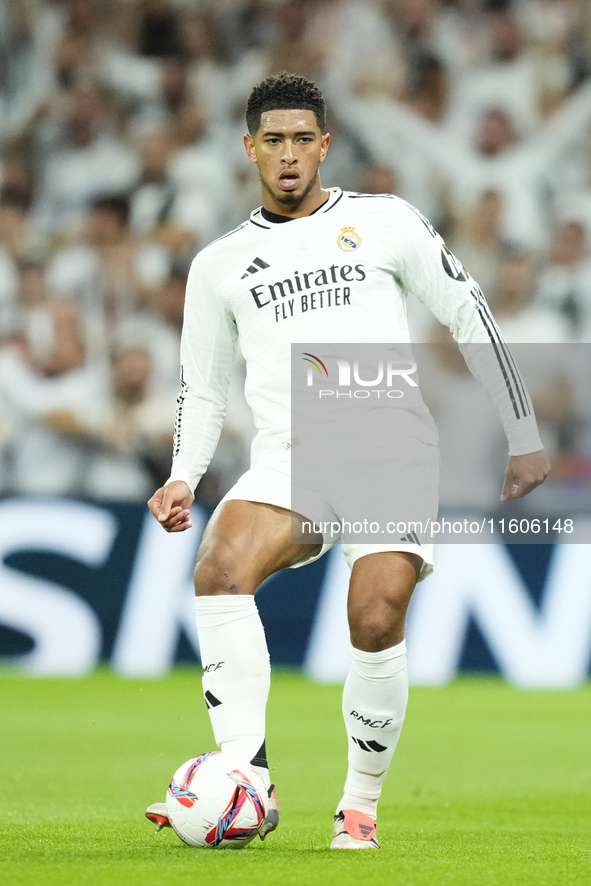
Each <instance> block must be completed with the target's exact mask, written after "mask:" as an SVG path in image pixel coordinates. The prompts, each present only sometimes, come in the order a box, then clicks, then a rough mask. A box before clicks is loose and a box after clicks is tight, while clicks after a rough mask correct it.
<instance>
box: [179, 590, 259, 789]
mask: <svg viewBox="0 0 591 886" xmlns="http://www.w3.org/2000/svg"><path fill="white" fill-rule="evenodd" d="M195 603H196V613H197V634H198V637H199V648H200V652H201V663H202V665H203V692H204V695H205V703H206V704H207V707H208V710H209V717H210V720H211V725H212V727H213V734H214V736H215V740H216V742H217V744H218V746H219V748H220V750H221V751H223V752H224V753H227V754H236V755H238V756H241V757H246V758H247V759H248V760H249V761H251V762H252V765H253V766H255V768H256V770H257V772H259V774H260V775H261V777H262V778H263V781H264V782H265V786H266V787H267V788H268V787H269V784H270V779H269V767H268V765H267V757H266V750H265V709H266V707H267V698H268V696H269V688H270V685H271V666H270V663H269V652H268V650H267V641H266V639H265V631H264V628H263V624H262V622H261V619H260V616H259V612H258V609H257V605H256V603H255V600H254V597H252V596H250V595H248V596H247V595H240V596H238V595H223V596H222V595H220V596H214V597H196V598H195Z"/></svg>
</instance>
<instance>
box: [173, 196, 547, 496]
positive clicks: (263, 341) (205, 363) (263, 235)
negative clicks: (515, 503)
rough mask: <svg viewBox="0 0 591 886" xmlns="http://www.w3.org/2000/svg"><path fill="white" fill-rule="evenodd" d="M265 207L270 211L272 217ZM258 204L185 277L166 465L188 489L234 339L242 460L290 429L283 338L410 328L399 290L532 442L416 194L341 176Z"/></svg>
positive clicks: (513, 437)
mask: <svg viewBox="0 0 591 886" xmlns="http://www.w3.org/2000/svg"><path fill="white" fill-rule="evenodd" d="M270 218H273V220H270ZM275 218H277V217H270V216H269V214H268V213H264V212H262V211H261V209H257V210H255V211H254V212H253V213H252V214H251V216H250V219H249V220H248V221H247V222H245V223H244V224H242V225H240V226H239V227H238V228H236V229H235V230H234V231H231V232H230V233H229V234H227V235H226V236H225V237H222V238H221V239H219V240H216V241H215V242H214V243H211V244H210V245H209V246H207V247H206V248H205V249H203V250H202V251H201V252H200V253H199V254H198V255H197V257H196V258H195V260H194V262H193V264H192V266H191V270H190V273H189V278H188V281H187V295H186V304H185V318H184V325H183V334H182V342H181V364H182V375H181V381H182V386H181V393H180V396H179V400H178V411H177V421H176V428H175V444H174V456H173V467H172V473H171V477H170V480H169V482H171V481H172V480H184V481H185V482H186V483H187V485H188V486H189V487H190V488H191V489H194V488H195V486H196V485H197V483H198V482H199V480H200V478H201V476H202V475H203V474H204V472H205V470H206V469H207V466H208V464H209V462H210V459H211V458H212V455H213V453H214V450H215V447H216V445H217V441H218V438H219V434H220V431H221V427H222V423H223V419H224V415H225V405H226V391H227V387H228V382H229V376H230V371H231V367H232V363H233V360H234V355H235V349H236V345H237V342H238V341H239V342H240V347H241V350H242V353H243V355H244V358H245V360H246V366H247V378H246V388H245V394H246V399H247V401H248V403H249V405H250V407H251V409H252V411H253V414H254V419H255V423H256V427H257V429H258V433H257V436H256V438H255V440H254V442H253V446H252V464H253V465H254V464H257V463H259V462H260V461H261V460H262V459H266V458H270V457H271V458H272V457H273V455H274V454H277V453H279V452H280V451H283V449H284V447H285V443H286V441H288V440H289V439H290V438H291V433H290V421H291V414H290V408H291V347H290V346H291V344H292V343H297V342H306V343H313V342H351V343H353V342H359V343H365V342H376V343H398V342H401V343H406V342H409V341H410V335H409V330H408V324H407V319H406V303H407V299H408V297H409V296H415V297H416V298H418V299H420V301H421V302H423V303H424V304H425V305H426V306H427V307H428V308H429V309H430V310H431V312H432V313H433V314H434V316H435V317H436V318H437V319H438V320H439V321H440V322H441V323H443V324H445V325H446V326H448V327H449V329H450V330H451V332H452V334H453V336H454V338H455V339H456V341H457V342H458V343H459V344H460V348H462V344H469V343H483V344H487V345H488V347H485V348H473V347H465V348H463V349H462V350H463V354H464V357H465V359H466V362H467V363H468V366H469V368H470V370H471V372H472V373H473V375H474V376H475V377H476V378H477V379H478V380H479V381H480V383H481V384H482V385H483V387H484V388H485V389H486V391H487V393H488V395H489V397H490V399H491V401H492V403H493V406H494V407H495V410H496V412H497V414H498V416H499V418H500V420H501V421H502V423H503V426H504V428H505V432H506V435H507V439H508V441H509V453H510V454H511V455H523V454H526V453H529V452H535V451H537V450H539V449H541V448H542V444H541V442H540V438H539V435H538V431H537V426H536V421H535V418H534V415H533V409H532V406H531V402H530V399H529V397H528V395H527V391H526V390H525V387H524V385H523V382H522V380H521V378H520V376H519V372H518V370H517V367H516V366H515V363H514V362H513V360H512V357H511V355H510V353H509V350H508V348H507V346H506V345H505V343H504V342H503V340H502V337H501V335H500V332H499V330H498V327H497V326H496V324H495V322H494V320H493V318H492V316H491V314H490V311H489V309H488V306H487V304H486V302H485V300H484V297H483V295H482V292H481V291H480V289H479V287H478V285H477V284H476V283H475V281H474V280H473V279H472V278H471V277H470V276H469V275H468V273H467V272H466V271H465V270H464V269H463V268H462V265H461V264H460V263H459V262H458V260H457V259H456V258H455V257H454V256H453V255H452V254H451V253H450V252H449V250H448V249H447V247H446V246H445V244H444V242H443V240H442V239H441V237H440V236H439V234H437V233H436V232H435V230H434V229H433V228H432V226H431V225H430V223H429V222H428V221H427V219H425V218H424V217H423V216H422V215H421V213H420V212H419V211H418V210H416V209H415V208H414V207H412V206H410V205H409V204H408V203H406V202H405V201H403V200H400V199H399V198H397V197H394V196H392V195H389V194H387V195H373V194H371V195H370V194H354V193H348V192H343V191H341V190H340V189H339V188H332V189H331V190H330V191H329V199H328V200H327V202H326V203H324V204H323V205H322V206H321V207H320V208H319V209H317V210H316V211H315V212H314V213H312V215H309V216H306V217H305V218H298V219H293V220H289V221H287V222H280V221H278V220H277V221H276V220H274V219H275Z"/></svg>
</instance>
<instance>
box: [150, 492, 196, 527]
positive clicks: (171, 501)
mask: <svg viewBox="0 0 591 886" xmlns="http://www.w3.org/2000/svg"><path fill="white" fill-rule="evenodd" d="M194 497H195V496H194V495H193V493H192V492H191V490H190V489H189V487H188V486H187V484H186V483H185V482H184V480H174V481H173V482H172V483H169V484H168V486H161V487H160V489H157V490H156V492H155V493H154V495H153V496H152V498H151V499H150V501H149V502H148V507H149V508H150V513H151V514H152V516H153V517H156V519H157V520H158V522H159V523H160V525H161V526H162V527H163V528H164V529H166V531H167V532H183V531H184V530H185V529H190V528H191V526H192V525H193V524H192V523H190V522H189V520H190V516H191V514H190V511H189V508H190V507H191V505H192V504H193V499H194Z"/></svg>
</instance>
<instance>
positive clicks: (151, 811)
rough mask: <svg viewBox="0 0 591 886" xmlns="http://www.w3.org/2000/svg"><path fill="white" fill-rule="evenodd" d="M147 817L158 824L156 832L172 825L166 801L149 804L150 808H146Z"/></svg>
mask: <svg viewBox="0 0 591 886" xmlns="http://www.w3.org/2000/svg"><path fill="white" fill-rule="evenodd" d="M146 818H147V819H148V821H151V822H153V823H154V824H155V825H156V833H158V831H161V830H162V828H170V827H172V825H171V823H170V821H169V820H168V814H167V812H166V803H152V805H151V806H148V808H147V809H146Z"/></svg>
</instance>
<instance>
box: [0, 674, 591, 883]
mask: <svg viewBox="0 0 591 886" xmlns="http://www.w3.org/2000/svg"><path fill="white" fill-rule="evenodd" d="M590 713H591V686H586V687H584V688H582V689H580V690H577V691H573V692H564V693H551V692H530V693H527V692H518V691H516V690H514V689H510V688H509V687H507V686H506V685H504V684H503V683H502V682H501V681H499V680H496V679H490V680H487V679H469V678H465V679H462V680H459V681H458V682H456V683H454V684H453V685H451V686H448V687H445V688H442V689H425V688H420V689H419V688H415V689H413V690H412V692H411V701H410V705H409V710H408V715H407V721H406V726H405V729H404V732H403V735H402V739H401V741H400V745H399V748H398V751H397V753H396V757H395V759H394V763H393V765H392V769H391V771H390V774H389V777H388V780H387V782H386V788H385V791H384V795H383V798H382V801H381V804H380V811H379V817H378V834H379V837H380V840H381V841H382V846H383V848H382V849H381V850H380V851H376V852H361V853H355V852H342V851H341V852H330V851H329V849H328V844H329V840H330V834H331V824H332V815H333V810H334V806H335V804H336V802H337V800H338V799H339V796H340V790H341V786H342V782H343V778H344V774H345V750H346V742H345V735H344V729H343V726H342V722H341V714H340V689H339V688H338V687H335V686H314V685H311V684H310V683H308V682H307V681H306V680H305V679H304V678H303V677H302V676H300V675H298V674H292V673H289V672H278V673H275V674H274V680H273V688H272V691H271V700H270V703H269V726H268V736H267V738H268V742H267V743H268V748H269V752H270V763H271V766H272V776H273V779H274V780H275V781H276V782H277V785H278V790H279V799H280V803H281V807H282V822H281V825H280V828H279V830H278V831H277V832H276V833H275V834H272V835H271V836H270V837H269V838H268V839H267V840H266V841H265V843H261V842H260V841H259V840H257V841H256V843H252V844H251V845H250V846H248V847H247V848H246V849H244V850H242V851H241V852H231V851H226V852H211V851H207V850H195V849H191V848H190V847H188V846H185V845H184V844H183V843H181V842H180V840H179V839H178V838H177V837H176V836H175V834H174V833H172V832H171V831H169V830H166V831H164V832H162V833H161V834H159V835H156V833H155V831H154V828H153V826H152V825H150V824H149V823H148V822H147V821H146V820H145V819H144V817H143V813H144V809H145V807H146V806H147V805H148V804H149V803H152V802H154V801H156V800H161V799H164V794H165V790H166V786H167V784H168V781H169V780H170V777H171V775H172V773H173V771H174V770H175V769H176V767H177V766H178V765H180V764H181V763H182V762H183V761H184V760H186V759H188V758H189V757H191V756H193V755H195V754H197V753H199V752H201V751H204V750H211V749H213V747H214V743H213V739H212V736H211V731H210V727H209V722H208V719H207V713H206V710H205V706H204V704H203V702H202V700H201V695H200V683H199V675H198V672H197V671H196V670H192V669H187V670H179V671H176V672H174V673H173V674H172V675H171V676H169V677H167V678H166V679H163V680H160V681H124V680H119V679H117V678H116V677H115V676H113V675H112V674H111V673H109V672H106V671H102V672H99V673H97V674H95V675H94V676H92V677H89V678H87V679H82V680H61V681H60V680H33V679H24V678H19V677H15V676H10V675H4V676H2V677H0V881H1V883H2V884H3V886H17V884H18V886H20V884H23V886H24V884H27V886H28V884H39V886H54V884H60V886H62V884H68V886H69V884H74V886H77V884H93V886H94V884H101V886H102V884H105V886H107V884H109V886H119V884H121V886H135V884H142V886H152V884H154V886H177V884H179V886H180V884H199V886H226V884H228V886H229V884H237V886H250V884H252V886H254V884H256V886H260V884H269V886H283V884H291V883H302V884H311V886H316V884H318V886H332V884H335V886H336V884H338V886H349V884H351V886H353V884H354V886H361V884H368V886H382V884H384V886H385V884H388V886H439V884H441V886H448V884H470V886H489V884H490V886H492V884H495V886H497V884H498V886H517V884H519V886H562V884H586V886H588V884H590V883H591V797H590V793H591V791H590V788H591V719H590Z"/></svg>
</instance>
